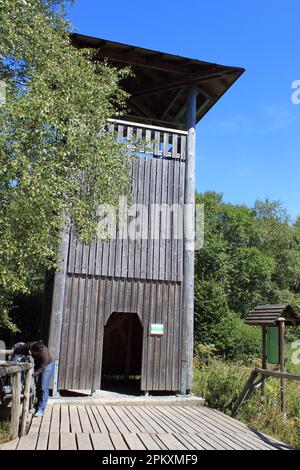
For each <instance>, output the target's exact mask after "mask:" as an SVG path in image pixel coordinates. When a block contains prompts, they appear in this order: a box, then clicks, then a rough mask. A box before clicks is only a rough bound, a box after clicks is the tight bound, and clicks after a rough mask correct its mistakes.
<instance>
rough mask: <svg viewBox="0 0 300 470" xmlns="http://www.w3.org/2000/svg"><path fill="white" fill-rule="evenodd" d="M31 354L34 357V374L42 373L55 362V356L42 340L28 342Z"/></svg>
mask: <svg viewBox="0 0 300 470" xmlns="http://www.w3.org/2000/svg"><path fill="white" fill-rule="evenodd" d="M26 346H27V347H28V349H29V351H30V352H31V355H32V357H33V359H34V376H35V377H36V376H37V375H40V374H41V373H42V372H43V370H44V369H46V367H47V366H48V364H51V362H53V358H52V356H51V354H50V352H49V349H48V348H47V346H45V345H44V344H43V343H42V342H41V341H31V342H30V343H26Z"/></svg>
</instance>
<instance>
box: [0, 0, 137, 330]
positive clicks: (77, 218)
mask: <svg viewBox="0 0 300 470" xmlns="http://www.w3.org/2000/svg"><path fill="white" fill-rule="evenodd" d="M66 3H67V2H65V1H60V0H0V82H1V83H2V85H3V84H5V92H6V93H5V100H4V102H3V99H2V100H1V103H2V104H1V106H0V111H1V113H0V204H1V219H0V246H1V248H0V324H1V322H2V325H3V324H4V325H6V326H9V327H13V325H12V324H11V323H10V320H9V317H8V314H7V312H8V306H9V302H10V299H11V296H12V295H13V294H15V293H20V292H23V293H26V292H30V291H31V290H32V289H33V288H34V287H35V286H36V285H37V282H39V280H40V278H41V273H43V272H44V270H45V269H46V268H50V267H51V266H53V264H54V261H53V260H55V259H57V253H58V245H59V234H60V231H61V228H62V224H63V220H64V214H68V215H69V216H70V218H71V220H72V221H73V223H74V226H75V229H76V231H77V233H78V235H79V236H80V237H81V239H82V240H83V241H85V242H89V241H91V240H92V239H93V237H94V236H95V234H96V226H97V221H98V219H97V207H99V204H100V203H110V204H114V203H116V202H117V200H118V197H119V195H121V194H127V191H128V187H129V184H128V183H129V171H128V169H129V158H124V156H126V155H125V150H124V149H123V147H122V148H121V147H120V144H117V143H116V141H115V139H114V136H112V135H111V134H110V133H109V132H107V130H106V123H107V118H109V117H112V116H116V115H118V114H119V113H120V112H122V110H123V109H124V105H125V99H126V94H125V93H124V92H123V91H122V90H121V88H120V87H119V82H120V80H121V79H122V78H123V77H124V75H126V74H127V73H128V71H127V70H123V71H117V70H115V69H114V68H112V67H110V66H108V64H106V63H104V64H100V63H98V62H96V61H93V60H91V59H92V53H91V52H87V51H78V50H76V49H75V48H74V47H73V46H72V45H71V44H70V38H69V31H70V28H71V26H70V25H69V23H68V22H67V21H66V20H65V7H66ZM3 88H4V87H3V86H2V89H3ZM2 98H3V97H2ZM116 155H118V157H120V158H118V157H116Z"/></svg>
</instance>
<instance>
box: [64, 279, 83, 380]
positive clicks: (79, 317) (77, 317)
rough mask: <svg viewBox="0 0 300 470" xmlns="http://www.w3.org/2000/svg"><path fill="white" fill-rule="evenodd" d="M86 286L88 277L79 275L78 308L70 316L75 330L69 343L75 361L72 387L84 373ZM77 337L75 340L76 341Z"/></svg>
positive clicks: (72, 327) (70, 359)
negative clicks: (82, 365) (82, 349)
mask: <svg viewBox="0 0 300 470" xmlns="http://www.w3.org/2000/svg"><path fill="white" fill-rule="evenodd" d="M86 286H87V277H86V276H84V277H81V276H80V277H79V278H78V297H77V299H76V300H77V304H76V310H74V311H73V312H71V316H70V328H71V329H72V331H73V332H74V334H73V335H72V339H71V338H69V341H70V343H69V345H68V361H70V362H71V363H73V373H72V379H71V377H70V379H71V384H70V388H71V389H78V388H80V386H79V381H80V377H81V375H82V372H84V371H82V370H81V367H80V362H81V356H82V351H81V348H82V346H83V340H82V339H83V338H82V331H83V322H84V306H85V302H86ZM74 338H75V341H74Z"/></svg>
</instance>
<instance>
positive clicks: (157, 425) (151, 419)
mask: <svg viewBox="0 0 300 470" xmlns="http://www.w3.org/2000/svg"><path fill="white" fill-rule="evenodd" d="M135 410H136V412H137V413H138V414H139V415H140V416H141V417H142V418H143V419H144V420H145V421H147V422H148V423H149V425H150V426H151V428H153V429H154V431H155V432H157V433H164V432H166V429H165V427H164V426H162V425H161V422H160V421H159V420H157V419H155V418H156V415H155V413H153V415H152V414H151V412H149V410H146V407H144V406H136V407H135Z"/></svg>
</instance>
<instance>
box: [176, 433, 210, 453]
mask: <svg viewBox="0 0 300 470" xmlns="http://www.w3.org/2000/svg"><path fill="white" fill-rule="evenodd" d="M176 439H177V440H178V441H180V442H181V443H182V444H183V445H184V446H185V447H186V448H187V449H188V450H194V449H195V450H204V447H203V446H202V445H201V444H199V442H197V441H196V440H195V439H194V435H193V434H187V433H183V434H176Z"/></svg>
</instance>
